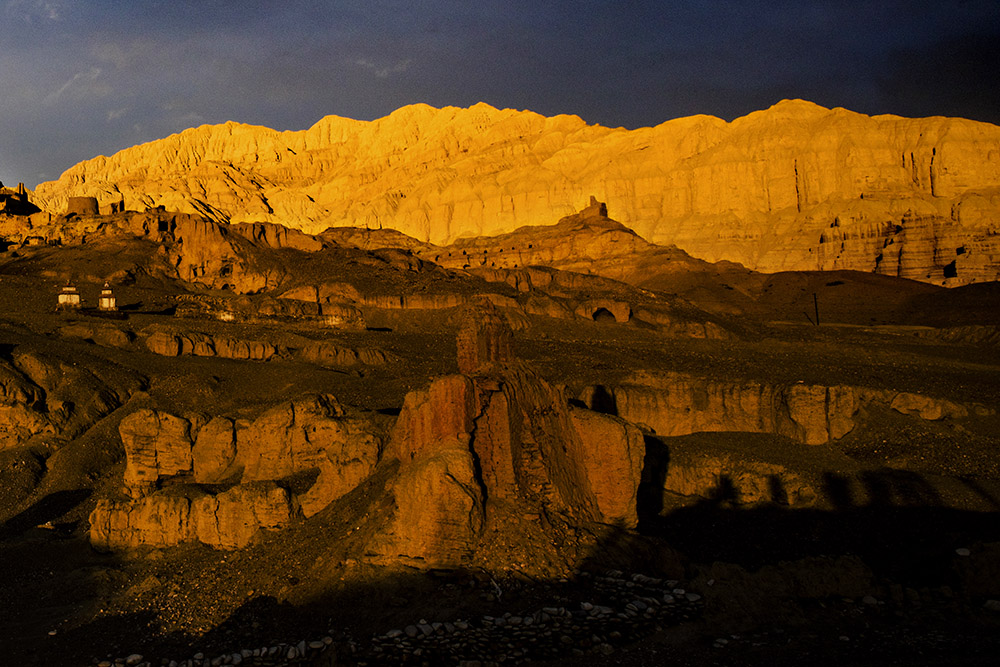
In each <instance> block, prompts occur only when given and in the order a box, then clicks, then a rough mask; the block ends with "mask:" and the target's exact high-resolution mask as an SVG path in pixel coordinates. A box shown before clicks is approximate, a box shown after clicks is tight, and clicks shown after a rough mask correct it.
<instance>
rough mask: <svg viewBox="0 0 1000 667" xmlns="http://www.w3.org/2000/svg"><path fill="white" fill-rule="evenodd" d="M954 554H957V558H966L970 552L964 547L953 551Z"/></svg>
mask: <svg viewBox="0 0 1000 667" xmlns="http://www.w3.org/2000/svg"><path fill="white" fill-rule="evenodd" d="M955 553H957V554H958V555H959V556H968V555H970V554H971V553H972V552H971V551H969V550H968V549H966V548H965V547H961V548H959V549H955Z"/></svg>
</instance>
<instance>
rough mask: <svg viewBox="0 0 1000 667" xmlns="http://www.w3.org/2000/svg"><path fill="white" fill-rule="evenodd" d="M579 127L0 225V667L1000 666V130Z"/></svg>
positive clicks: (240, 148)
mask: <svg viewBox="0 0 1000 667" xmlns="http://www.w3.org/2000/svg"><path fill="white" fill-rule="evenodd" d="M578 120H579V119H573V118H570V117H557V118H544V117H541V116H537V115H534V114H528V113H527V112H511V111H509V110H505V111H502V112H501V111H498V110H495V109H492V108H489V107H475V108H473V109H467V110H463V109H458V110H455V109H446V110H434V109H430V108H429V107H428V108H423V107H419V108H410V107H407V108H406V109H403V110H400V111H399V112H397V113H396V114H393V116H390V117H388V118H387V119H382V120H381V121H375V122H374V123H372V124H361V123H358V122H357V121H350V122H348V121H347V120H346V119H325V120H324V121H321V122H320V123H319V124H317V125H316V126H315V127H314V128H312V129H311V130H309V131H307V132H305V133H276V132H273V131H264V130H266V128H263V129H260V128H256V129H255V128H249V127H248V126H239V125H235V124H228V125H226V126H212V127H209V126H205V127H202V128H197V129H194V130H189V131H187V132H185V133H182V134H180V135H175V136H173V137H170V138H168V139H164V140H162V141H161V142H154V143H153V144H146V145H143V146H137V147H135V148H132V149H127V150H126V151H123V152H122V153H119V154H117V155H115V156H112V157H110V158H105V157H100V158H96V159H95V160H93V161H90V162H88V163H81V165H78V166H77V167H74V168H73V169H71V170H69V171H67V172H66V174H64V175H63V177H62V178H61V179H59V180H58V181H53V182H51V183H46V184H42V185H41V186H39V188H37V191H36V192H33V193H29V196H30V198H31V201H32V202H33V203H34V204H35V205H36V206H37V207H38V209H40V210H39V211H38V212H30V211H26V210H25V211H20V212H14V213H10V214H3V213H0V235H2V236H3V238H4V239H5V244H4V245H5V246H6V249H5V250H4V251H3V252H0V352H2V355H0V386H2V391H0V563H2V564H3V568H2V569H3V575H2V576H3V579H2V581H0V638H2V642H0V643H2V648H0V650H2V651H3V654H4V656H3V658H2V659H0V662H3V663H5V664H7V663H9V664H24V665H92V664H100V665H113V664H129V665H143V664H149V665H160V664H165V665H170V664H176V665H220V664H259V665H278V664H295V665H332V664H338V665H395V664H413V665H421V664H428V665H440V664H454V665H459V664H464V665H467V666H470V667H471V665H490V664H496V665H500V664H505V665H506V664H525V663H529V662H530V663H532V664H550V665H569V664H578V663H579V662H580V661H586V662H587V663H588V664H594V665H659V664H665V663H668V662H669V663H670V664H681V665H684V664H688V665H702V664H760V665H764V664H767V665H773V664H791V663H801V662H804V661H809V662H810V663H814V664H822V665H826V664H829V665H834V664H838V665H839V664H872V665H875V664H927V665H931V664H954V665H958V664H962V665H969V664H993V662H994V660H995V655H996V653H997V650H998V649H1000V639H998V638H1000V521H998V513H1000V457H998V448H1000V347H998V345H1000V283H997V282H996V278H997V275H998V273H997V272H998V270H1000V268H998V267H1000V259H998V257H997V254H998V249H997V246H996V239H997V238H1000V237H998V236H997V227H996V226H997V224H998V223H997V221H998V220H1000V213H998V208H997V192H1000V162H998V161H997V154H998V153H997V151H996V145H997V144H998V143H1000V129H998V128H996V127H995V126H991V125H987V124H983V123H972V122H971V121H962V120H961V119H901V118H896V117H875V118H869V117H867V116H862V115H860V114H853V113H851V112H847V111H845V110H842V109H838V110H827V109H823V108H822V107H817V106H816V105H811V104H809V103H804V102H801V101H793V102H784V103H781V104H779V105H777V106H776V107H773V108H772V109H769V110H765V111H761V112H757V113H756V114H751V115H750V116H747V117H746V118H744V119H738V120H737V121H733V122H732V123H725V122H723V121H720V120H719V119H712V118H709V117H695V118H691V119H680V120H678V121H671V122H670V123H667V124H664V125H663V126H659V127H657V128H651V129H646V130H637V131H633V132H628V131H625V130H611V129H608V128H600V127H597V126H587V125H585V124H583V123H582V121H580V122H577V121H578ZM716 121H718V122H716ZM845 128H846V129H845ZM512 137H518V139H516V140H515V139H513V138H512ZM911 144H912V145H911ZM643 146H647V147H648V148H649V152H650V154H656V155H658V156H659V157H657V158H650V159H649V160H647V158H646V157H645V150H646V149H645V148H644V147H643ZM387 147H390V148H391V150H389V149H388V148H387ZM911 148H912V151H911ZM918 149H919V150H918ZM587 151H591V152H590V153H588V152H587ZM251 154H252V155H253V156H255V157H254V159H252V160H251V159H250V158H248V157H247V156H248V155H251ZM595 156H597V157H595ZM797 156H800V157H797ZM265 158H266V159H265ZM254 164H256V165H257V166H256V167H255V166H253V165H254ZM842 166H843V168H842ZM390 182H395V183H397V184H398V185H397V186H395V187H397V189H398V191H397V194H395V195H393V194H392V193H391V192H389V190H388V189H386V184H388V183H390ZM630 183H631V184H632V185H631V186H628V185H627V184H630ZM484 184H490V185H489V187H487V185H484ZM380 188H381V190H380ZM630 188H631V189H630ZM404 190H407V191H406V192H404ZM761 192H763V193H765V194H763V195H762V194H761ZM553 193H557V195H556V194H553ZM654 194H655V196H653V195H654ZM393 197H395V199H393ZM505 197H506V198H509V205H508V204H504V203H503V202H504V201H507V199H505ZM88 198H93V199H88ZM390 200H391V201H390ZM680 201H686V202H688V204H687V205H685V206H686V208H685V206H682V205H680V204H678V202H680ZM393 202H394V203H393ZM470 202H473V203H470ZM474 202H478V204H475V203H474ZM651 211H652V212H651ZM664 212H669V215H668V214H667V213H664ZM438 216H444V217H443V218H441V219H439V218H438ZM831 244H835V245H837V246H838V249H837V250H836V252H831V251H830V247H831ZM69 294H77V295H79V297H80V299H81V301H82V303H81V304H80V305H79V306H75V305H69V306H67V305H65V304H63V305H62V307H59V308H57V305H58V304H59V303H60V299H64V298H65V297H66V295H69ZM112 294H113V297H114V299H115V304H114V308H104V309H102V308H100V307H99V304H100V303H102V301H101V299H102V295H103V297H104V298H107V297H108V296H109V295H112ZM104 303H106V302H104Z"/></svg>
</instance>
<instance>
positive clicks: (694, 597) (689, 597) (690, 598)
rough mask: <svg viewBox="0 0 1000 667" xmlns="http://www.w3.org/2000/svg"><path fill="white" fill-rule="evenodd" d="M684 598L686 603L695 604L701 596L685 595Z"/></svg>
mask: <svg viewBox="0 0 1000 667" xmlns="http://www.w3.org/2000/svg"><path fill="white" fill-rule="evenodd" d="M684 597H686V598H687V601H688V602H697V601H698V600H700V599H701V596H700V595H698V594H697V593H685V594H684Z"/></svg>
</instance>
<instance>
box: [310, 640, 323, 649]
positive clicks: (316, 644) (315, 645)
mask: <svg viewBox="0 0 1000 667" xmlns="http://www.w3.org/2000/svg"><path fill="white" fill-rule="evenodd" d="M309 648H311V649H312V650H314V651H318V650H319V649H321V648H326V644H324V643H323V642H322V641H320V640H319V639H314V640H313V641H311V642H309Z"/></svg>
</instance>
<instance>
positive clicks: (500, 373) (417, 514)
mask: <svg viewBox="0 0 1000 667" xmlns="http://www.w3.org/2000/svg"><path fill="white" fill-rule="evenodd" d="M510 336H511V334H510V329H509V327H505V325H504V323H503V319H502V318H501V317H500V316H499V314H498V313H497V312H496V310H495V308H493V307H492V306H490V305H489V304H481V305H480V306H479V307H478V308H477V310H476V311H473V312H471V313H469V314H468V315H467V316H466V318H465V321H464V324H463V327H462V329H461V331H460V333H459V336H458V350H459V360H460V364H461V367H462V369H463V370H464V371H465V372H466V373H467V374H463V375H453V376H447V377H443V378H439V379H437V380H435V381H434V382H432V383H431V385H430V386H429V387H428V388H427V389H423V390H418V391H414V392H411V393H410V394H408V395H407V397H406V400H405V402H404V405H403V409H402V411H401V412H400V415H399V418H398V420H397V422H396V426H395V428H394V430H393V433H392V437H391V439H390V443H389V446H388V450H387V453H388V454H389V455H390V456H393V457H395V458H398V459H399V460H400V461H401V463H402V466H401V469H400V473H399V478H398V480H397V481H396V482H395V483H394V484H393V487H392V494H393V498H394V500H395V508H396V509H395V512H394V515H393V516H392V517H391V519H390V521H389V523H388V525H387V526H386V528H385V529H384V530H383V531H382V532H381V533H380V534H379V535H377V536H376V538H375V540H374V541H373V543H372V545H370V549H371V550H373V552H374V553H376V554H378V555H380V556H381V557H383V558H387V559H393V560H395V559H398V558H403V559H413V560H414V561H415V562H418V563H421V564H424V565H431V566H436V565H443V566H444V565H452V566H453V565H457V564H460V563H462V562H465V561H467V560H468V559H469V558H471V557H472V555H473V552H474V550H475V548H476V545H477V543H478V541H479V540H480V539H482V538H483V535H482V532H481V531H482V530H483V526H485V525H487V524H488V523H489V522H490V521H491V519H493V517H495V516H496V515H499V514H503V513H504V512H509V511H512V508H519V509H518V510H517V511H519V512H521V513H524V512H527V513H538V512H553V513H562V514H565V515H567V516H572V517H575V519H576V520H579V521H595V520H596V521H602V522H607V523H615V524H621V525H624V526H634V525H635V524H636V521H637V515H636V505H635V502H636V492H637V490H638V485H639V481H640V473H641V467H642V458H643V451H644V444H643V438H642V434H641V433H640V432H639V430H638V429H637V428H636V427H635V426H633V425H631V424H629V423H627V422H625V421H623V420H621V419H617V418H614V417H610V416H607V415H601V414H598V413H594V412H590V411H587V410H571V409H570V407H569V402H568V400H567V397H566V395H565V392H564V390H563V389H561V388H557V387H553V386H551V385H549V384H548V383H547V382H545V381H544V380H543V379H542V378H540V377H539V376H538V375H537V374H536V373H534V372H533V371H531V370H530V369H529V368H527V367H525V366H524V365H523V364H521V363H519V362H517V361H516V360H513V359H511V358H510ZM431 494H433V495H431Z"/></svg>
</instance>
